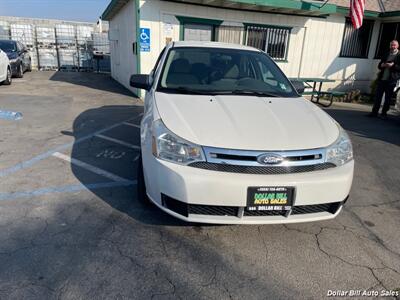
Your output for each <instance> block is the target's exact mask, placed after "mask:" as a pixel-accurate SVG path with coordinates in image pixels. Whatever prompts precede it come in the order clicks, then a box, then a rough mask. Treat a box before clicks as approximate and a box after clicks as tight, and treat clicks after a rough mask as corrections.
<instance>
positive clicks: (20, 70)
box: [15, 63, 24, 78]
mask: <svg viewBox="0 0 400 300" xmlns="http://www.w3.org/2000/svg"><path fill="white" fill-rule="evenodd" d="M15 77H17V78H22V77H24V68H23V67H22V63H21V64H20V65H19V67H18V72H17V75H16V76H15Z"/></svg>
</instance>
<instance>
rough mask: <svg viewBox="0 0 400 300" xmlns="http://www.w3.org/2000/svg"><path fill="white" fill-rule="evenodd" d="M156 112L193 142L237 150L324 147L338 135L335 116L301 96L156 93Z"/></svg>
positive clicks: (175, 130) (176, 131)
mask: <svg viewBox="0 0 400 300" xmlns="http://www.w3.org/2000/svg"><path fill="white" fill-rule="evenodd" d="M155 99H156V105H157V109H158V112H159V115H160V117H161V119H162V121H163V122H164V124H165V126H166V127H167V128H168V129H169V130H171V131H172V132H174V133H175V134H177V135H178V136H180V137H182V138H184V139H186V140H188V141H190V142H193V143H196V144H198V145H203V146H210V147H221V148H229V149H241V150H262V151H263V150H303V149H314V148H320V147H326V146H328V145H330V144H332V143H333V142H334V141H335V140H336V139H337V138H338V136H339V129H338V126H337V125H336V124H335V122H334V120H333V119H332V118H331V117H330V116H329V115H328V114H326V113H325V112H324V111H322V110H321V109H320V108H318V107H317V106H316V105H314V104H313V103H311V102H309V101H307V100H305V99H303V98H300V97H299V98H267V97H255V96H239V95H217V96H203V95H181V94H166V93H159V92H157V93H155Z"/></svg>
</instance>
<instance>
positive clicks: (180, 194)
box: [143, 154, 354, 224]
mask: <svg viewBox="0 0 400 300" xmlns="http://www.w3.org/2000/svg"><path fill="white" fill-rule="evenodd" d="M143 164H144V175H145V181H146V188H147V194H148V196H149V198H150V199H151V200H152V201H153V202H154V203H155V204H156V205H157V206H158V207H159V208H161V209H162V210H164V211H166V212H167V213H169V214H171V215H173V216H175V217H177V218H179V219H182V220H185V221H189V222H199V223H215V224H280V223H296V222H310V221H320V220H327V219H332V218H334V217H336V216H337V215H338V214H339V213H340V211H341V208H342V204H343V203H344V201H345V199H347V197H348V195H349V192H350V188H351V184H352V180H353V171H354V162H353V161H351V162H349V163H347V164H345V165H344V166H341V167H335V168H331V169H327V170H322V171H314V172H307V173H296V174H280V175H258V174H237V173H226V172H218V171H210V170H203V169H198V168H194V167H189V166H181V165H178V164H174V163H169V162H166V161H162V160H158V159H156V158H154V157H153V156H152V155H151V154H150V155H149V156H147V157H146V156H143ZM249 186H291V187H294V188H295V198H294V203H293V206H294V207H300V208H304V207H306V208H307V207H309V208H313V206H314V207H320V205H323V204H328V206H329V205H330V204H332V206H329V207H336V208H335V209H333V208H330V209H327V210H326V211H323V210H320V211H319V210H318V209H316V210H315V209H306V210H305V211H307V212H306V213H296V214H286V215H262V216H254V215H253V216H246V215H245V214H243V210H244V208H245V207H246V204H247V203H246V202H247V200H246V199H247V188H248V187H249ZM166 199H172V200H175V201H178V204H179V203H182V204H183V206H185V205H186V206H187V205H189V206H190V205H192V204H193V205H194V206H196V205H198V206H200V207H202V206H205V207H206V209H202V210H200V211H199V210H197V212H196V213H192V212H193V210H188V213H187V214H185V213H184V212H183V213H182V211H180V210H179V209H178V210H176V209H174V208H173V207H172V206H171V205H168V201H166ZM207 206H211V208H213V207H214V206H217V207H218V206H219V207H223V208H227V209H231V208H233V209H237V212H238V213H237V214H236V213H233V214H230V213H227V214H223V215H215V213H213V212H210V213H207ZM328 206H327V207H328ZM198 212H200V213H198Z"/></svg>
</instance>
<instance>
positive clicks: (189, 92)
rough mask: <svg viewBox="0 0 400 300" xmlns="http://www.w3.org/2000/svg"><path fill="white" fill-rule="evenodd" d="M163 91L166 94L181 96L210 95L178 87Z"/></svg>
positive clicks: (205, 92) (206, 92)
mask: <svg viewBox="0 0 400 300" xmlns="http://www.w3.org/2000/svg"><path fill="white" fill-rule="evenodd" d="M162 91H165V92H178V93H180V94H189V95H190V94H192V95H210V94H211V93H210V92H208V91H200V90H192V89H189V88H187V87H184V86H178V87H173V88H163V89H162Z"/></svg>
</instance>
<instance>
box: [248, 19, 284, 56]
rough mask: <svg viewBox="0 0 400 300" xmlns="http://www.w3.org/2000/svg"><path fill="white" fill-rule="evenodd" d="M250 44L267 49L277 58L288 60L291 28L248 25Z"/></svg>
mask: <svg viewBox="0 0 400 300" xmlns="http://www.w3.org/2000/svg"><path fill="white" fill-rule="evenodd" d="M246 33H247V42H246V44H247V45H248V46H252V47H255V48H258V49H260V50H262V51H265V52H266V53H268V54H269V56H271V57H272V58H273V59H275V60H286V59H287V52H288V45H289V36H290V28H279V27H264V26H248V27H247V30H246Z"/></svg>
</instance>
